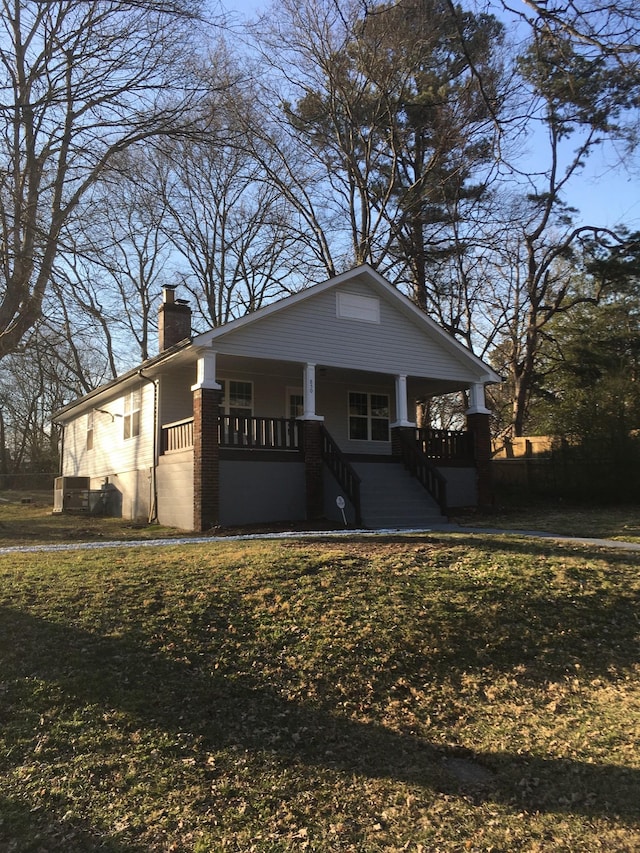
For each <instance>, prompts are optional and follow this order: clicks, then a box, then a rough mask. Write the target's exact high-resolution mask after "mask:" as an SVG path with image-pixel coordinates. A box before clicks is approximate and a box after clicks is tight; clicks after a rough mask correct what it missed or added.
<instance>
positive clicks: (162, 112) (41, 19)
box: [0, 0, 205, 358]
mask: <svg viewBox="0 0 640 853" xmlns="http://www.w3.org/2000/svg"><path fill="white" fill-rule="evenodd" d="M1 8H2V20H1V23H0V146H1V148H2V154H1V156H2V159H3V160H4V163H5V164H6V166H5V168H4V169H3V170H2V172H1V173H0V265H1V266H0V358H2V357H3V356H5V355H6V354H7V353H9V352H11V351H12V350H14V349H15V348H16V347H17V346H18V345H19V342H20V340H21V339H22V338H23V336H24V335H25V334H26V333H27V332H28V330H29V329H30V328H31V327H32V326H33V325H34V324H35V323H36V321H37V320H38V317H39V316H40V314H41V310H42V305H43V299H44V297H45V293H46V291H47V288H48V285H49V282H50V280H51V276H52V270H53V266H54V262H55V260H56V256H57V254H58V251H59V248H60V242H61V238H62V236H63V234H64V232H65V230H67V229H69V228H71V227H72V225H73V217H74V216H75V215H76V214H77V211H78V207H79V205H80V204H81V202H82V201H83V199H84V198H85V197H86V195H87V193H88V191H89V190H90V189H91V187H93V186H94V185H95V184H96V182H97V181H98V180H100V178H101V177H102V176H103V175H104V173H105V170H106V169H107V168H108V167H109V166H110V164H111V162H112V160H113V158H114V157H115V156H116V155H119V154H121V153H122V152H123V151H125V150H127V149H129V148H131V147H132V146H135V145H137V144H139V143H143V142H149V141H150V140H152V139H154V138H157V137H161V136H166V135H172V134H179V133H184V132H186V131H188V130H189V129H190V128H191V127H192V126H193V121H194V114H197V108H198V105H199V103H200V102H201V100H202V99H203V95H204V89H205V84H204V82H203V81H202V80H201V78H200V77H199V76H198V74H197V72H196V69H197V65H196V64H195V63H194V62H193V61H192V59H193V38H191V39H189V38H188V35H189V33H191V36H193V29H194V26H195V22H196V11H197V9H196V7H195V5H193V4H190V3H189V0H184V2H173V0H167V2H164V0H150V2H147V3H138V2H127V0H116V2H103V1H102V0H95V2H78V0H49V2H40V1H39V0H2V3H1Z"/></svg>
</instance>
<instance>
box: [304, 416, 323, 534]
mask: <svg viewBox="0 0 640 853" xmlns="http://www.w3.org/2000/svg"><path fill="white" fill-rule="evenodd" d="M302 448H303V453H304V465H305V482H306V495H307V519H308V520H311V519H314V518H322V517H323V515H324V479H323V467H324V463H323V461H322V421H321V420H309V421H307V420H305V421H302Z"/></svg>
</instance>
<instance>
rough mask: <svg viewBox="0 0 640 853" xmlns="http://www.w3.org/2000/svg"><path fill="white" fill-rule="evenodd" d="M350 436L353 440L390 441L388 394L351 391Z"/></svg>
mask: <svg viewBox="0 0 640 853" xmlns="http://www.w3.org/2000/svg"><path fill="white" fill-rule="evenodd" d="M349 438H350V439H351V440H353V441H389V397H388V395H387V394H368V393H365V392H361V391H350V392H349Z"/></svg>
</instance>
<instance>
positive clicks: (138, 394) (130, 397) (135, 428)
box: [124, 388, 142, 440]
mask: <svg viewBox="0 0 640 853" xmlns="http://www.w3.org/2000/svg"><path fill="white" fill-rule="evenodd" d="M141 408H142V391H141V390H140V388H136V390H135V391H132V392H131V393H130V394H127V396H126V397H125V398H124V437H125V440H126V439H128V438H134V437H135V436H136V435H140V409H141Z"/></svg>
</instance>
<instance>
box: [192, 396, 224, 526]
mask: <svg viewBox="0 0 640 853" xmlns="http://www.w3.org/2000/svg"><path fill="white" fill-rule="evenodd" d="M220 397H221V391H219V390H217V389H215V388H204V387H198V386H195V387H194V389H193V529H194V530H195V531H196V532H198V533H202V532H204V531H207V530H211V529H212V528H213V527H216V526H217V525H218V523H219V517H220V451H219V446H218V416H219V414H220Z"/></svg>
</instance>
